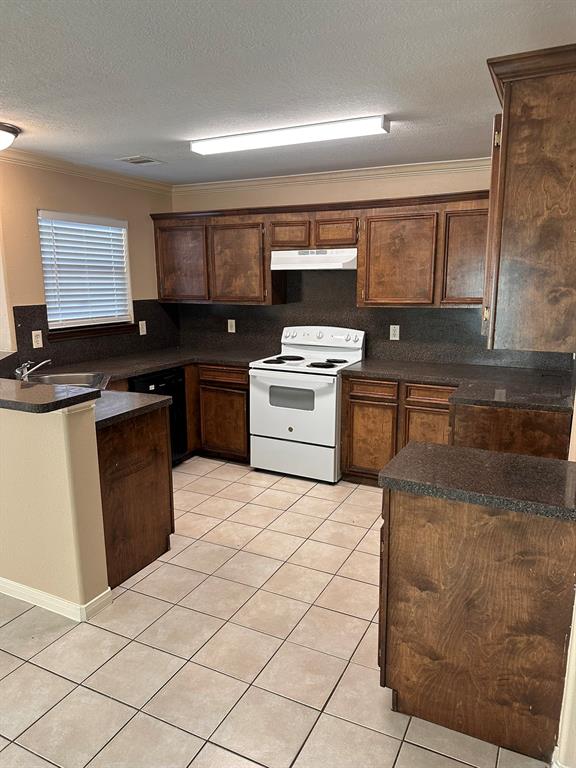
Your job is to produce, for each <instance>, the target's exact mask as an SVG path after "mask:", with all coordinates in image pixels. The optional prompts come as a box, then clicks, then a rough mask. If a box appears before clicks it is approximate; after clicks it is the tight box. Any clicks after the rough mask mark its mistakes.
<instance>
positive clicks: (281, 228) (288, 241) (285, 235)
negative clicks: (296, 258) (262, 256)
mask: <svg viewBox="0 0 576 768" xmlns="http://www.w3.org/2000/svg"><path fill="white" fill-rule="evenodd" d="M309 245H310V222H309V221H271V222H270V246H271V247H272V248H307V247H308V246H309Z"/></svg>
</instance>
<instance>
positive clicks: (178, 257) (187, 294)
mask: <svg viewBox="0 0 576 768" xmlns="http://www.w3.org/2000/svg"><path fill="white" fill-rule="evenodd" d="M156 266H157V272H158V295H159V298H160V299H176V300H178V299H189V300H194V299H196V300H206V299H208V272H207V266H206V230H205V227H203V226H190V227H174V228H172V227H163V226H162V225H156Z"/></svg>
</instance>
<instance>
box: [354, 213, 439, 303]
mask: <svg viewBox="0 0 576 768" xmlns="http://www.w3.org/2000/svg"><path fill="white" fill-rule="evenodd" d="M437 218H438V215H437V213H434V212H431V213H398V214H390V215H387V216H374V217H369V218H368V219H367V221H366V227H367V232H366V245H365V248H366V250H365V258H364V265H363V266H364V287H363V289H362V294H361V297H360V298H361V300H360V304H366V305H375V304H376V305H377V304H432V303H433V300H434V267H435V257H436V229H437Z"/></svg>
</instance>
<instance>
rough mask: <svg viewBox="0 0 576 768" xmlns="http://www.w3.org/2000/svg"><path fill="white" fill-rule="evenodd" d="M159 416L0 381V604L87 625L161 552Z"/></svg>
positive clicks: (114, 397) (116, 397)
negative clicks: (34, 608) (28, 606)
mask: <svg viewBox="0 0 576 768" xmlns="http://www.w3.org/2000/svg"><path fill="white" fill-rule="evenodd" d="M169 404H170V398H169V397H156V396H152V395H140V394H136V393H118V392H100V391H99V390H95V389H88V388H86V387H75V386H69V385H65V384H58V385H50V384H39V383H32V382H25V381H15V380H12V379H0V434H1V435H2V440H1V441H0V478H1V482H0V531H1V546H0V592H2V593H4V594H7V595H11V596H12V597H16V598H18V599H22V600H26V601H27V602H30V603H33V604H35V605H39V606H42V607H44V608H48V609H50V610H52V611H55V612H57V613H61V614H63V615H65V616H68V617H69V618H73V619H76V620H82V619H87V618H90V617H91V616H93V615H94V614H95V613H97V612H98V611H99V610H101V609H102V608H103V607H105V606H106V605H108V604H109V603H110V602H111V594H110V587H111V586H115V585H116V584H117V583H120V581H123V580H124V579H125V578H127V577H128V576H130V575H131V574H132V573H135V572H136V571H138V570H140V569H141V568H142V567H144V566H145V565H147V564H148V563H149V562H151V561H152V560H154V559H156V557H158V556H159V555H160V554H162V552H165V551H166V550H167V549H168V548H169V534H170V532H171V531H172V529H173V509H172V473H171V461H170V441H169V431H168V405H169Z"/></svg>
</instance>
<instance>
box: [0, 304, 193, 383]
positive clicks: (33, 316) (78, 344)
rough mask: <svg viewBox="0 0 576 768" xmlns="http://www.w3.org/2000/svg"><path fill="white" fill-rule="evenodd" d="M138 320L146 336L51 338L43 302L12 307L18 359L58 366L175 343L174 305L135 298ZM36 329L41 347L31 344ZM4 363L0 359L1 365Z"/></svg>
mask: <svg viewBox="0 0 576 768" xmlns="http://www.w3.org/2000/svg"><path fill="white" fill-rule="evenodd" d="M139 320H146V325H147V334H146V335H145V336H140V335H139V334H138V332H136V333H133V332H132V333H120V334H113V335H102V336H86V337H83V338H71V339H61V340H58V341H50V340H49V338H48V318H47V315H46V305H45V304H34V305H30V306H20V307H14V322H15V325H16V343H17V345H18V353H17V358H18V359H19V360H20V361H24V360H34V361H35V362H39V361H40V360H45V359H46V358H50V359H51V360H52V363H53V365H54V366H57V365H67V364H69V363H76V362H82V361H83V360H96V359H100V358H103V357H113V356H115V355H129V354H135V353H138V352H148V351H150V350H155V349H165V348H166V347H176V346H178V344H179V340H180V332H179V327H178V311H177V309H176V307H174V306H170V305H164V304H160V303H159V302H158V301H156V300H155V299H146V300H140V301H135V302H134V321H135V322H136V323H138V321H139ZM36 330H41V331H42V334H43V336H44V346H43V348H42V349H34V348H33V347H32V331H36ZM3 362H4V361H0V365H1V364H2V363H3ZM11 362H12V363H13V360H12V361H11ZM2 370H3V368H0V371H2Z"/></svg>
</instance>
